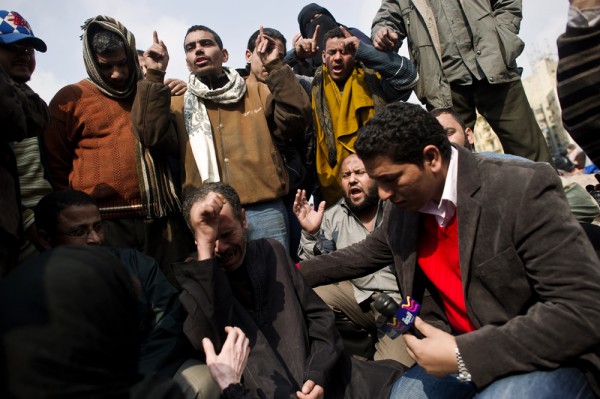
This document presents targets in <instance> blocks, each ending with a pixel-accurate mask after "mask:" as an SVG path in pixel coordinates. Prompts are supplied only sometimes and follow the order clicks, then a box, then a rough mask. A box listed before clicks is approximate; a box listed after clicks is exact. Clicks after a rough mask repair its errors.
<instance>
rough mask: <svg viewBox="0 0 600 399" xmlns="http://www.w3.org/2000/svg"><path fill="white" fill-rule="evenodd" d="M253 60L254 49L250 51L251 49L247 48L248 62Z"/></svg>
mask: <svg viewBox="0 0 600 399" xmlns="http://www.w3.org/2000/svg"><path fill="white" fill-rule="evenodd" d="M251 60H252V51H250V50H249V49H246V64H249V63H250V61H251Z"/></svg>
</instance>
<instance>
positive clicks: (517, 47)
mask: <svg viewBox="0 0 600 399" xmlns="http://www.w3.org/2000/svg"><path fill="white" fill-rule="evenodd" d="M496 32H497V33H498V39H499V44H500V52H501V53H502V58H503V59H504V63H505V64H506V66H507V67H510V66H514V65H515V64H516V60H517V57H518V56H519V55H521V53H522V52H523V48H524V47H525V43H524V42H523V40H521V38H520V37H519V36H517V34H516V33H515V32H516V27H515V26H514V25H510V24H509V25H507V24H501V23H498V22H496Z"/></svg>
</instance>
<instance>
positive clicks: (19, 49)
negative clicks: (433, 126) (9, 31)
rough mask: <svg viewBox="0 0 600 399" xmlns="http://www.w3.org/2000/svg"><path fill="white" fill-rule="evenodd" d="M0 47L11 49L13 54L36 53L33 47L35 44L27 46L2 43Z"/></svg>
mask: <svg viewBox="0 0 600 399" xmlns="http://www.w3.org/2000/svg"><path fill="white" fill-rule="evenodd" d="M0 48H1V49H4V50H6V51H9V52H11V53H13V54H27V55H31V54H33V53H35V49H34V48H33V46H26V45H22V44H2V45H0Z"/></svg>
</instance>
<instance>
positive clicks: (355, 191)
mask: <svg viewBox="0 0 600 399" xmlns="http://www.w3.org/2000/svg"><path fill="white" fill-rule="evenodd" d="M362 195H363V192H362V190H361V189H360V188H358V187H352V188H351V189H350V198H352V199H355V198H359V197H362Z"/></svg>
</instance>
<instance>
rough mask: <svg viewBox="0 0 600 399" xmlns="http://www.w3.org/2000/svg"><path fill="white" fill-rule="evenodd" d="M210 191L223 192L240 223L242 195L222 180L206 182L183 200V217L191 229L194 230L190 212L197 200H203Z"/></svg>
mask: <svg viewBox="0 0 600 399" xmlns="http://www.w3.org/2000/svg"><path fill="white" fill-rule="evenodd" d="M210 193H217V194H221V195H222V196H223V197H225V200H226V201H227V202H228V203H229V205H230V206H231V208H232V209H233V216H234V217H235V218H236V219H237V220H238V221H239V222H240V223H241V222H242V203H241V201H240V196H239V195H238V193H237V192H236V191H235V189H234V188H233V187H231V186H230V185H229V184H226V183H222V182H216V183H204V184H203V185H201V186H200V187H198V188H196V189H194V190H192V191H190V192H189V193H188V194H187V195H186V197H185V201H184V202H183V209H182V212H183V217H184V218H185V221H186V223H187V225H188V227H189V228H190V230H192V223H191V220H190V212H191V210H192V206H194V204H195V203H196V202H199V201H202V200H203V199H204V198H206V196H207V195H208V194H210ZM192 232H193V231H192Z"/></svg>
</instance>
